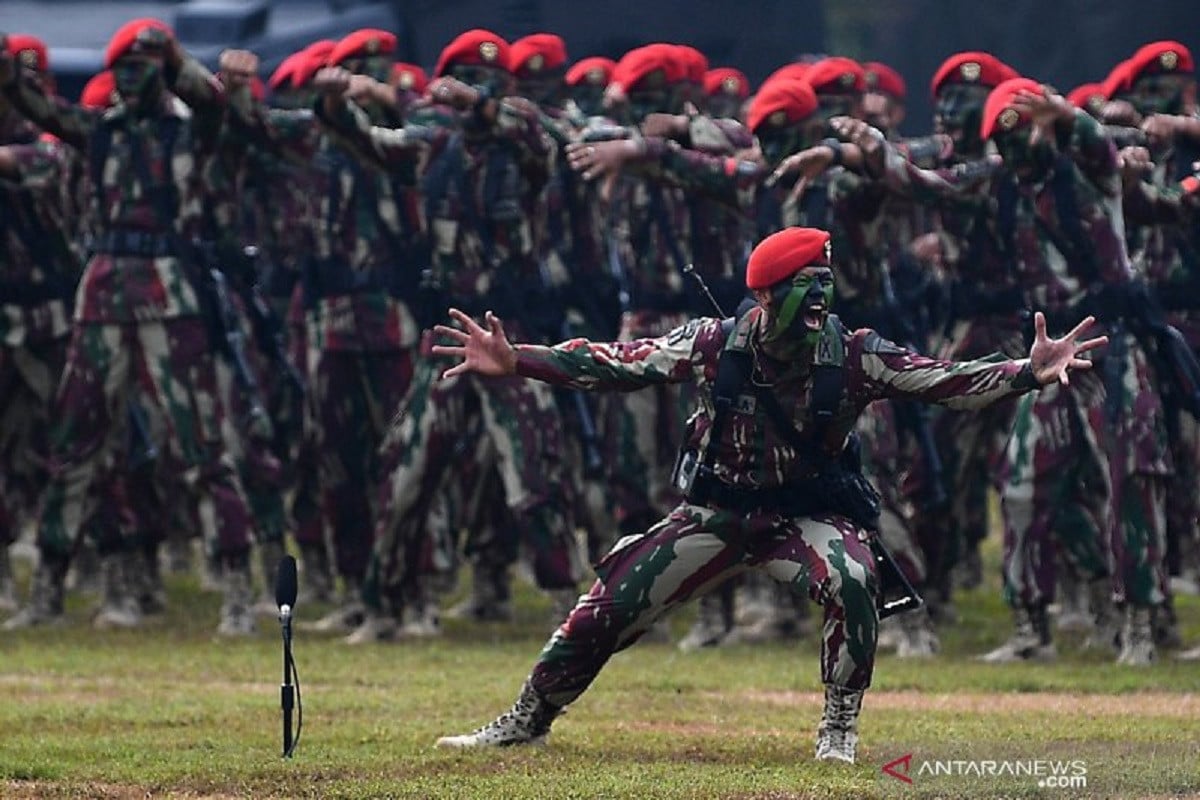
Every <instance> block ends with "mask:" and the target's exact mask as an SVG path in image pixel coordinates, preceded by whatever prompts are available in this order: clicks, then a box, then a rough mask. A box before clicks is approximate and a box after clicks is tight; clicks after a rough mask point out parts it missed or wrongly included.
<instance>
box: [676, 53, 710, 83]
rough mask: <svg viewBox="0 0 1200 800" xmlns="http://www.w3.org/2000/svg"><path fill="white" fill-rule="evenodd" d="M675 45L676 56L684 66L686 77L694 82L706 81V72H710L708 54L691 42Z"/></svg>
mask: <svg viewBox="0 0 1200 800" xmlns="http://www.w3.org/2000/svg"><path fill="white" fill-rule="evenodd" d="M673 47H674V48H675V57H676V59H677V60H678V61H679V63H680V65H682V67H683V77H684V79H686V80H689V81H691V82H692V83H699V84H702V83H704V74H705V73H706V72H708V56H706V55H704V53H701V52H700V51H699V50H697V49H696V48H694V47H692V46H691V45H690V44H677V45H673Z"/></svg>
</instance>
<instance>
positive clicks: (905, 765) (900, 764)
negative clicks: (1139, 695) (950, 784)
mask: <svg viewBox="0 0 1200 800" xmlns="http://www.w3.org/2000/svg"><path fill="white" fill-rule="evenodd" d="M882 770H883V774H884V775H890V776H891V777H893V778H895V779H896V780H899V781H903V782H904V783H913V782H914V781H915V780H916V779H918V778H921V777H930V778H933V777H945V776H952V777H960V778H1002V777H1004V778H1019V777H1028V778H1029V779H1030V781H1031V782H1034V783H1036V784H1037V786H1038V788H1039V789H1084V788H1087V762H1085V761H1081V760H1079V759H1074V760H1071V761H1059V760H1055V759H1044V758H1034V759H1022V760H1016V761H1008V760H1005V761H993V760H990V759H982V760H979V759H949V760H932V761H931V760H923V761H918V762H916V763H915V765H914V762H913V754H912V753H907V754H905V755H902V756H900V758H897V759H895V760H894V761H889V762H888V763H886V764H884V765H883V767H882Z"/></svg>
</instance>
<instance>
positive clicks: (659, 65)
mask: <svg viewBox="0 0 1200 800" xmlns="http://www.w3.org/2000/svg"><path fill="white" fill-rule="evenodd" d="M657 70H662V72H663V76H664V78H665V79H666V82H667V84H668V85H670V84H675V83H678V82H679V81H681V80H683V77H684V68H683V64H682V63H680V61H679V58H678V55H677V54H676V52H675V50H674V45H669V44H648V45H646V46H645V47H637V48H634V49H633V50H630V51H629V52H628V53H626V54H625V55H623V56H621V60H620V61H618V62H617V66H616V68H615V69H614V70H613V76H612V82H613V83H615V84H616V85H617V86H619V87H621V90H622V91H624V92H627V93H628V92H629V91H630V90H631V89H633V88H634V87H635V86H637V85H638V83H640V82H641V81H642V80H643V79H644V78H645V77H646V76H647V75H650V74H651V73H653V72H655V71H657Z"/></svg>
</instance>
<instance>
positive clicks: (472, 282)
mask: <svg viewBox="0 0 1200 800" xmlns="http://www.w3.org/2000/svg"><path fill="white" fill-rule="evenodd" d="M318 108H321V106H318ZM495 108H496V118H495V120H494V121H493V122H490V123H489V122H487V121H486V120H484V119H481V118H480V117H479V116H478V114H477V112H471V113H472V116H471V117H470V118H468V119H467V120H466V121H465V122H462V123H460V122H459V121H458V120H457V119H456V118H455V116H454V115H448V114H447V113H446V112H447V109H445V108H444V107H438V106H426V107H424V108H413V109H410V114H409V123H408V124H407V125H406V126H405V127H402V128H380V127H373V126H372V125H371V123H370V120H369V119H368V118H367V117H366V115H365V114H363V113H361V112H360V111H359V110H358V109H356V108H355V107H353V106H351V105H349V104H344V105H342V106H340V107H339V108H338V112H337V113H336V114H335V115H334V116H333V117H331V118H327V119H323V121H324V122H326V124H327V126H328V130H329V131H330V133H331V135H332V136H334V138H335V139H336V140H337V141H338V142H339V143H340V144H341V145H342V146H344V147H345V148H346V149H347V150H348V151H349V152H352V153H354V154H355V155H356V156H357V157H359V158H361V159H362V160H363V163H364V164H365V165H374V166H377V167H382V168H384V169H385V170H387V171H388V172H389V173H392V174H395V173H397V172H399V173H401V174H405V173H407V174H410V175H411V170H412V169H413V168H414V164H415V162H416V160H417V159H418V158H419V157H420V158H423V159H424V163H425V169H424V172H423V174H422V176H421V188H422V191H423V193H424V201H425V208H424V211H425V215H426V220H427V224H428V226H429V231H430V234H431V237H432V250H433V256H432V279H433V281H434V283H435V284H436V285H437V287H438V289H439V290H440V291H441V293H442V296H443V297H442V300H443V301H444V302H445V303H447V304H450V305H454V306H456V307H458V308H461V309H463V310H465V311H467V312H468V313H473V314H481V313H482V312H483V311H484V310H486V309H489V308H490V309H493V310H496V311H497V312H509V315H510V316H512V317H514V318H516V319H517V320H518V321H519V322H518V330H517V331H516V335H518V336H519V335H522V334H521V331H525V335H528V333H529V331H530V330H532V329H536V328H537V327H538V324H539V322H540V321H541V318H540V317H539V316H537V315H539V314H544V313H545V312H546V311H547V309H546V307H545V305H546V298H545V297H544V296H543V294H542V290H541V289H540V286H541V281H540V277H539V275H538V264H537V259H536V251H535V248H534V240H533V233H534V231H533V227H532V225H531V221H532V220H533V218H534V216H535V209H534V208H533V206H532V203H533V202H535V200H536V199H537V197H538V195H539V192H540V190H541V188H542V186H543V185H544V183H545V181H546V177H547V175H548V172H549V169H550V167H551V164H552V159H551V146H550V142H549V140H548V138H547V137H546V134H545V131H544V130H543V129H542V127H541V125H540V124H539V122H538V119H537V112H536V110H535V109H534V108H533V107H532V106H531V105H530V104H529V103H528V102H526V101H522V100H519V99H511V98H510V99H504V100H500V101H496V106H495ZM431 345H432V336H431V335H430V334H428V333H427V334H426V338H425V340H424V341H423V342H422V345H421V354H422V355H421V358H420V359H419V360H418V363H417V367H416V371H415V375H414V378H413V386H412V389H411V391H410V392H409V395H408V397H407V399H406V401H405V403H404V404H403V405H402V406H401V408H400V409H399V411H397V413H396V415H395V416H394V418H393V419H392V423H391V426H390V428H389V431H388V434H387V436H386V438H385V440H384V443H383V450H382V453H383V458H384V459H385V464H386V467H387V469H388V474H387V477H386V478H385V480H384V484H383V486H382V487H381V491H380V497H379V504H380V512H379V516H378V518H377V521H376V528H375V533H376V538H375V551H374V554H373V556H372V558H371V563H370V567H369V569H368V574H367V581H366V584H365V585H364V592H363V595H364V600H365V601H366V602H367V605H368V606H369V607H370V608H371V609H374V610H377V611H379V610H384V609H385V608H387V607H388V606H390V607H391V608H392V610H393V611H398V610H399V607H400V606H401V605H402V604H403V595H404V592H405V590H406V586H405V583H406V582H408V581H411V579H412V578H413V577H414V575H415V574H416V571H415V570H414V568H413V565H414V562H415V559H416V555H417V552H416V551H419V550H420V549H421V547H420V542H421V541H422V539H423V531H422V527H423V525H424V520H425V516H426V513H425V512H426V509H427V508H428V507H429V503H430V502H431V500H432V498H433V496H434V494H435V493H436V492H437V490H438V488H439V485H440V484H441V483H442V481H443V479H444V477H445V475H446V473H447V468H448V467H449V466H450V464H451V462H452V460H453V459H454V458H455V457H456V452H455V445H456V443H457V441H458V440H459V438H460V437H462V436H464V435H465V434H466V433H467V432H469V431H470V430H471V428H472V423H473V421H474V420H475V419H476V418H480V419H482V428H481V435H484V436H488V437H490V438H491V439H492V440H493V442H494V444H495V448H496V458H497V463H498V469H499V471H500V476H501V480H502V481H503V484H504V493H505V499H506V501H507V503H508V506H509V508H510V509H511V510H512V512H513V515H514V517H515V520H516V522H517V525H518V527H519V529H520V530H521V533H522V535H523V537H524V539H525V541H527V542H529V544H530V546H531V549H532V550H533V552H534V556H533V562H534V563H533V569H534V575H535V577H536V579H537V582H538V584H539V585H540V586H541V587H543V588H545V589H570V588H572V587H574V585H575V582H576V580H577V579H578V572H577V570H578V565H577V563H576V562H577V557H576V554H575V546H574V537H573V535H572V522H571V520H569V519H568V518H567V510H568V506H567V505H566V503H565V497H564V491H563V475H562V468H563V466H562V457H563V452H562V448H563V444H562V440H561V436H562V429H561V423H560V421H559V418H558V413H557V410H556V408H555V404H554V399H553V396H552V394H551V393H550V391H549V389H548V388H547V387H544V386H543V387H539V386H537V385H530V384H526V383H525V382H524V381H521V380H519V379H517V378H515V377H514V378H498V379H496V378H480V377H475V376H464V377H459V378H454V379H450V380H439V376H440V374H441V372H442V371H443V370H444V369H445V366H446V365H445V362H444V361H442V360H441V359H436V358H432V357H429V355H428V352H429V351H428V348H429V347H430V346H431ZM414 545H416V546H414Z"/></svg>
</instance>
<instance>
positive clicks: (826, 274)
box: [768, 270, 833, 345]
mask: <svg viewBox="0 0 1200 800" xmlns="http://www.w3.org/2000/svg"><path fill="white" fill-rule="evenodd" d="M832 305H833V272H832V271H829V270H825V271H823V272H820V273H817V274H805V273H804V272H803V271H801V272H797V273H796V274H795V275H794V276H793V277H792V279H791V280H790V281H785V282H782V283H780V284H779V285H777V286H775V287H774V288H772V289H771V317H772V324H771V331H770V334H769V336H768V338H769V339H771V340H776V341H784V340H791V341H796V342H802V343H804V344H806V345H816V343H817V341H818V340H819V339H820V338H821V331H822V330H824V328H825V319H826V318H827V317H828V316H829V309H830V307H831V306H832Z"/></svg>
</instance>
